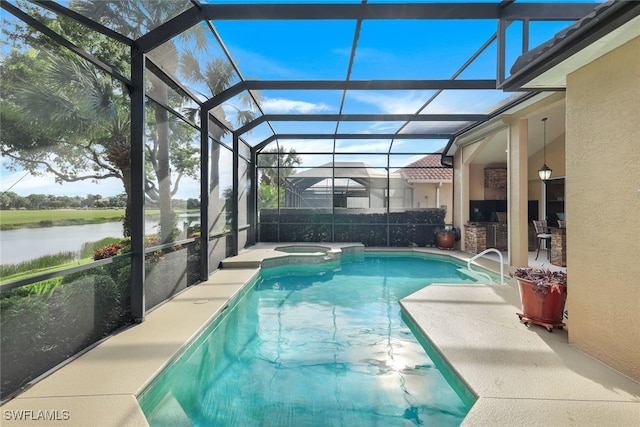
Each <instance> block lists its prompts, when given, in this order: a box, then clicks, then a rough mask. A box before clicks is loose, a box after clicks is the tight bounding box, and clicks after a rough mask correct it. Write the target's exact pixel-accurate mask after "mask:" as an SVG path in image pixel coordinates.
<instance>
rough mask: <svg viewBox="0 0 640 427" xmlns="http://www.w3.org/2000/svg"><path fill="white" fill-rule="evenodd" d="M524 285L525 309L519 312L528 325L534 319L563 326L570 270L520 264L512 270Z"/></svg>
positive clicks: (519, 283) (548, 327)
mask: <svg viewBox="0 0 640 427" xmlns="http://www.w3.org/2000/svg"><path fill="white" fill-rule="evenodd" d="M510 275H511V277H513V278H515V279H516V281H517V282H518V286H519V287H520V300H521V302H522V313H516V314H517V315H518V317H519V318H520V321H521V322H522V323H524V324H525V325H527V326H528V325H529V323H533V324H536V325H541V326H544V327H545V328H547V331H549V332H553V328H554V327H556V328H558V329H562V328H563V327H564V326H566V325H565V323H564V322H563V321H562V316H563V314H564V304H565V302H566V300H567V273H565V272H562V271H551V270H549V269H540V268H530V267H524V268H518V269H516V271H515V272H514V273H510Z"/></svg>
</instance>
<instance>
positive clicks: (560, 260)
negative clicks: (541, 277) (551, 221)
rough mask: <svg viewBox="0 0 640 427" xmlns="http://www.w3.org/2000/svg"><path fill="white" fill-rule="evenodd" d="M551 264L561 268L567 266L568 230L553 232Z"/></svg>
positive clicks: (555, 229)
mask: <svg viewBox="0 0 640 427" xmlns="http://www.w3.org/2000/svg"><path fill="white" fill-rule="evenodd" d="M551 264H553V265H557V266H560V267H566V266H567V229H566V228H554V229H553V230H551Z"/></svg>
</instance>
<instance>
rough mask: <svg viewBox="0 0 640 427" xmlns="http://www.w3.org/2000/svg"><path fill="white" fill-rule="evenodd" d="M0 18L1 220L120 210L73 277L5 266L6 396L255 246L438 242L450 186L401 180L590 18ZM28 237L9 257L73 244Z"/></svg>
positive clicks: (54, 5)
mask: <svg viewBox="0 0 640 427" xmlns="http://www.w3.org/2000/svg"><path fill="white" fill-rule="evenodd" d="M1 4H2V33H3V34H2V46H3V47H2V51H1V52H2V53H1V54H2V63H1V67H2V94H1V97H2V99H1V101H2V103H1V107H2V110H1V113H2V117H1V126H2V133H1V142H2V156H3V159H2V160H3V166H2V176H3V188H2V191H3V193H2V209H3V211H5V210H6V211H9V210H12V211H16V212H19V213H20V214H21V215H26V213H27V212H31V211H37V212H40V211H44V210H51V209H54V208H56V207H61V208H66V209H74V210H78V211H81V212H84V211H87V212H88V210H89V209H88V207H95V206H101V208H103V209H105V211H108V208H109V207H119V208H121V209H124V212H125V214H124V216H123V218H122V221H121V223H118V227H117V230H116V231H115V232H110V234H108V235H109V237H113V238H114V240H112V241H109V242H104V244H103V245H102V246H100V247H98V248H93V250H92V251H91V252H90V253H89V255H78V256H77V257H76V259H75V260H73V262H68V261H64V262H63V261H61V262H60V263H59V265H55V266H54V267H53V268H51V267H48V268H46V269H31V270H29V272H27V273H23V274H17V275H13V273H10V270H9V269H8V268H5V266H4V265H3V277H2V284H1V286H2V288H1V289H2V298H1V299H0V302H1V303H2V307H1V308H2V325H1V326H2V345H1V348H2V361H1V363H2V366H1V369H2V400H5V399H7V398H9V397H11V396H12V395H14V394H15V393H16V392H19V391H20V390H21V389H22V388H24V387H25V386H26V385H28V383H29V382H31V381H33V380H35V379H36V378H37V377H38V376H40V375H41V374H43V373H45V372H47V371H48V370H49V369H51V368H54V367H55V366H57V365H59V364H60V363H62V362H64V361H65V360H67V359H68V358H70V357H72V356H73V355H75V354H77V353H78V352H81V351H82V350H83V349H86V348H87V347H89V346H91V345H92V344H93V343H95V342H97V341H99V340H100V339H102V338H103V337H105V336H108V335H109V334H111V333H113V331H116V330H118V329H119V328H122V327H124V326H126V325H128V324H130V323H131V322H140V321H142V320H143V319H144V317H145V314H146V313H148V312H149V311H150V310H152V309H153V308H154V307H155V306H157V305H158V304H160V303H162V302H163V301H165V300H166V299H168V298H169V297H171V296H172V295H175V294H176V293H178V292H180V291H182V290H183V289H185V288H186V287H188V286H191V285H194V284H196V283H198V282H201V281H204V280H206V279H207V278H208V276H209V274H210V273H211V272H212V271H214V270H216V269H217V268H218V267H219V264H220V262H221V260H223V259H224V258H226V257H229V256H233V255H235V254H237V253H238V252H239V251H240V250H242V249H243V248H245V247H247V246H250V245H252V244H254V243H256V242H362V243H364V244H365V245H367V246H410V245H418V246H430V245H433V244H434V230H435V229H436V228H438V227H442V226H444V225H445V224H446V223H447V222H448V220H447V218H448V216H447V215H448V214H450V212H451V211H452V210H453V209H455V201H454V200H453V191H452V189H451V186H452V185H453V184H452V182H453V180H452V179H451V178H446V177H444V178H433V179H431V178H429V179H424V180H422V181H416V180H412V179H410V177H411V176H415V175H416V173H415V172H426V171H428V170H431V169H433V170H448V169H451V168H453V167H454V165H452V159H451V158H447V157H444V156H443V155H442V154H441V153H442V149H443V148H444V147H445V146H446V145H447V144H448V143H449V142H450V141H451V140H452V139H453V138H455V137H456V135H459V134H461V133H463V132H465V131H467V130H469V129H471V128H473V127H475V126H477V125H479V124H481V123H483V122H486V121H487V120H490V119H491V118H492V117H494V116H496V115H497V114H499V113H501V112H503V111H505V110H506V109H507V108H509V106H510V105H512V104H514V103H516V102H522V100H523V99H525V98H527V97H530V96H531V95H532V93H531V92H515V93H507V92H505V91H503V90H502V89H501V85H502V83H503V82H504V81H505V79H506V78H507V77H508V76H509V69H510V67H511V64H512V63H513V62H514V61H515V59H516V58H517V57H519V56H520V55H521V54H522V53H523V52H526V51H527V50H529V46H530V45H531V46H535V45H537V44H539V43H540V42H541V41H544V40H547V39H549V38H550V37H551V36H552V35H553V34H554V33H556V32H557V31H558V30H560V29H562V28H564V27H566V26H568V25H570V24H572V23H573V22H574V21H575V20H577V19H579V18H582V17H583V16H585V15H587V14H588V13H589V12H590V11H591V10H592V9H593V7H594V4H593V2H589V3H580V2H569V3H549V2H544V3H542V4H537V3H531V2H527V1H493V2H492V1H489V2H484V3H474V2H469V3H466V2H465V3H457V2H448V1H443V2H439V3H434V2H398V1H383V2H381V1H366V0H363V1H355V0H354V1H340V2H326V3H323V4H320V3H318V2H315V1H314V2H312V1H306V2H305V1H301V2H299V3H294V2H287V3H279V4H268V3H265V2H255V3H251V2H247V3H238V2H236V1H215V2H214V1H212V2H206V1H198V0H191V1H187V0H173V1H163V2H158V1H156V0H153V1H151V0H150V1H145V0H132V1H85V0H68V1H65V0H60V1H47V0H40V1H35V0H34V1H25V0H3V1H2V3H1ZM427 156H437V158H438V159H439V161H438V162H435V163H433V162H422V163H421V162H420V161H419V160H420V159H423V158H425V157H427ZM420 165H426V166H420ZM412 171H413V172H414V173H410V172H412ZM435 175H436V176H440V177H442V176H444V175H442V174H435ZM27 184H29V185H27ZM53 184H55V185H53ZM58 184H62V185H58ZM45 188H46V189H49V188H52V189H53V188H55V189H56V190H55V191H58V193H56V194H60V191H62V192H65V191H67V193H65V194H63V195H62V196H58V197H52V196H51V194H52V193H49V194H47V191H48V190H45ZM60 189H61V190H60ZM66 189H69V190H66ZM52 191H53V190H52ZM79 194H82V195H85V194H88V195H90V196H92V197H86V198H84V197H80V196H79ZM32 196H33V197H32ZM89 199H90V200H89ZM116 203H117V204H116ZM3 218H8V217H5V216H4V215H3ZM42 221H44V222H41V223H40V225H55V224H53V223H51V221H50V220H49V223H47V219H46V218H44V219H43V220H42ZM3 222H4V221H3ZM4 225H5V224H3V233H5V231H4V230H6V228H5V227H4ZM83 227H84V226H83ZM38 230H39V233H38V234H37V236H36V237H33V238H32V239H33V240H29V238H27V237H26V234H25V233H26V232H25V231H24V230H22V233H23V234H20V235H19V236H20V237H18V238H16V241H17V242H23V243H24V242H28V244H29V245H30V246H28V247H27V249H16V248H18V246H11V247H8V246H7V242H8V240H6V239H8V238H9V237H8V236H9V235H8V234H3V259H4V258H8V257H9V256H10V255H13V254H14V253H19V252H23V253H24V254H27V255H26V259H27V260H28V258H29V255H28V254H31V253H32V251H33V253H35V252H36V250H37V249H41V248H55V247H58V246H62V245H63V244H64V242H65V241H66V240H70V239H71V231H70V229H69V228H66V227H53V228H48V229H44V228H42V229H38ZM89 230H93V229H89V228H86V229H83V230H82V231H80V232H79V233H80V234H82V235H83V237H85V238H88V240H91V239H90V238H89V236H93V235H95V236H96V238H95V239H94V240H96V241H97V240H99V239H100V238H99V237H98V234H97V233H98V232H97V231H89ZM11 231H15V230H11ZM45 231H46V232H45ZM47 233H48V234H47ZM47 235H48V236H50V237H46V236H47ZM5 236H7V237H5ZM16 244H17V243H16ZM54 252H55V251H54ZM22 261H24V260H21V262H22ZM3 264H7V263H6V262H5V261H4V260H3Z"/></svg>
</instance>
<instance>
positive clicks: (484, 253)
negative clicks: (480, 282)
mask: <svg viewBox="0 0 640 427" xmlns="http://www.w3.org/2000/svg"><path fill="white" fill-rule="evenodd" d="M489 252H495V253H497V254H498V258H499V259H500V284H501V285H504V261H503V258H502V252H500V251H499V250H497V249H496V248H487V249H485V250H484V251H482V252H480V253H479V254H476V255H474V256H473V257H471V258H469V260H467V269H469V270H470V271H473V272H474V273H477V274H479V275H481V276H484V277H486V278H488V279H489V283H491V282H492V280H491V276H489V275H488V274H487V273H484V272H482V271H477V270H474V269H473V268H471V263H472V262H473V261H475V260H476V259H478V258H480V257H481V256H484V255H486V254H488V253H489Z"/></svg>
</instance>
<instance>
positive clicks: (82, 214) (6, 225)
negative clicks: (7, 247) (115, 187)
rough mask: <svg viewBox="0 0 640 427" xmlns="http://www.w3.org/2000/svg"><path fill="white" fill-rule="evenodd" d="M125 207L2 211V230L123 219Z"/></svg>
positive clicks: (97, 222)
mask: <svg viewBox="0 0 640 427" xmlns="http://www.w3.org/2000/svg"><path fill="white" fill-rule="evenodd" d="M123 218H124V209H47V210H44V209H43V210H5V211H0V230H16V229H20V228H44V227H58V226H66V225H86V224H101V223H105V222H116V221H122V219H123Z"/></svg>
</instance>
